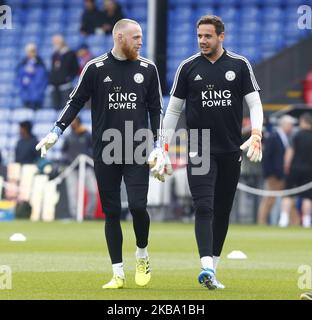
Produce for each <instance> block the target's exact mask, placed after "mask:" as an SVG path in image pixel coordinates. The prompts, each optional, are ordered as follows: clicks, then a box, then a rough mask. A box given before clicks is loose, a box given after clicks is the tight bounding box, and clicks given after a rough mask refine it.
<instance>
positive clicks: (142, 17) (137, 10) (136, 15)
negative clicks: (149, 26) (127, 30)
mask: <svg viewBox="0 0 312 320" xmlns="http://www.w3.org/2000/svg"><path fill="white" fill-rule="evenodd" d="M129 18H130V19H134V20H136V21H138V22H139V23H140V22H141V21H146V19H147V10H146V8H145V7H133V9H132V10H131V11H129Z"/></svg>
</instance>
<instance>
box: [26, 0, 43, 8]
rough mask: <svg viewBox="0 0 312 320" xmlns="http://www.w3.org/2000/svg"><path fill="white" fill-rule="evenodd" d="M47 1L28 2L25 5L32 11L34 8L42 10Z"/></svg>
mask: <svg viewBox="0 0 312 320" xmlns="http://www.w3.org/2000/svg"><path fill="white" fill-rule="evenodd" d="M46 2H47V1H45V0H27V1H26V2H25V4H26V5H27V7H28V8H29V9H31V10H33V8H40V7H43V5H44V4H45V3H46Z"/></svg>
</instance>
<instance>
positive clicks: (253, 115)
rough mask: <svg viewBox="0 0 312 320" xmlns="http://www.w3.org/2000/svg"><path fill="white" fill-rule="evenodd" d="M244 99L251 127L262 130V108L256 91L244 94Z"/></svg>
mask: <svg viewBox="0 0 312 320" xmlns="http://www.w3.org/2000/svg"><path fill="white" fill-rule="evenodd" d="M244 98H245V101H246V103H247V106H248V108H249V112H250V121H251V129H258V130H260V131H262V126H263V108H262V103H261V99H260V95H259V92H258V91H254V92H251V93H248V94H246V95H245V97H244Z"/></svg>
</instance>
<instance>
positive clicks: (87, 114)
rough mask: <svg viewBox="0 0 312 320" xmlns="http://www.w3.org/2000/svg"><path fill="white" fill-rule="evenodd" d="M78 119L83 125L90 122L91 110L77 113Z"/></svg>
mask: <svg viewBox="0 0 312 320" xmlns="http://www.w3.org/2000/svg"><path fill="white" fill-rule="evenodd" d="M79 116H80V119H81V121H82V122H83V123H90V122H91V110H90V109H86V108H84V109H83V110H81V112H80V113H79Z"/></svg>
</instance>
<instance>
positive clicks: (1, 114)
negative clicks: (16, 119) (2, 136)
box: [0, 105, 11, 130]
mask: <svg viewBox="0 0 312 320" xmlns="http://www.w3.org/2000/svg"><path fill="white" fill-rule="evenodd" d="M10 117H11V110H10V109H9V108H5V107H3V106H1V105H0V121H1V123H2V124H3V122H7V121H9V120H10ZM1 126H2V125H1ZM1 126H0V130H2V128H1Z"/></svg>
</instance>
